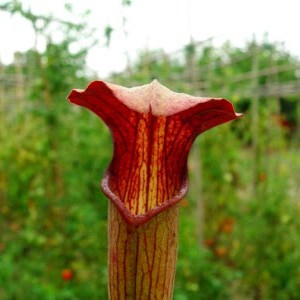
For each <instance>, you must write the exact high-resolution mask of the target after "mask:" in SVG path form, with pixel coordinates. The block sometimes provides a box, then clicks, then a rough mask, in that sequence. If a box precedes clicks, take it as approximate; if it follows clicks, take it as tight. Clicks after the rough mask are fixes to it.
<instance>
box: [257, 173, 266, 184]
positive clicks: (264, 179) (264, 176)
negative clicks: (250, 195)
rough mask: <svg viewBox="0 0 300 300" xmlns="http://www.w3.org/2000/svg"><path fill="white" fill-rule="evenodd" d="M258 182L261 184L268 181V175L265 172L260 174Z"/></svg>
mask: <svg viewBox="0 0 300 300" xmlns="http://www.w3.org/2000/svg"><path fill="white" fill-rule="evenodd" d="M258 180H259V181H260V182H264V181H266V180H267V174H266V173H264V172H261V173H259V175H258Z"/></svg>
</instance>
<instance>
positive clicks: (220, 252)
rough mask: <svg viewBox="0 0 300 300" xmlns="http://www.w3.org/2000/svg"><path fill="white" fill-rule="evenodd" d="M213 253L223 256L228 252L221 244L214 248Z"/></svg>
mask: <svg viewBox="0 0 300 300" xmlns="http://www.w3.org/2000/svg"><path fill="white" fill-rule="evenodd" d="M214 253H215V255H216V256H217V257H220V258H221V257H224V256H226V255H227V253H228V250H227V248H226V247H223V246H218V247H217V248H216V249H215V250H214Z"/></svg>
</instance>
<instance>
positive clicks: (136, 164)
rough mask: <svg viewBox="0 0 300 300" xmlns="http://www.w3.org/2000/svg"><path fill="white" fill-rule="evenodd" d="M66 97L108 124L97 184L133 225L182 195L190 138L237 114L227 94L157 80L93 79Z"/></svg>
mask: <svg viewBox="0 0 300 300" xmlns="http://www.w3.org/2000/svg"><path fill="white" fill-rule="evenodd" d="M68 98H69V100H70V101H71V102H73V103H75V104H77V105H80V106H84V107H86V108H88V109H90V110H91V111H93V112H94V113H95V114H97V115H98V116H99V117H100V118H101V119H102V120H103V121H104V122H105V123H106V125H107V126H108V127H109V129H110V131H111V134H112V137H113V142H114V155H113V158H112V161H111V163H110V165H109V167H108V169H107V172H106V174H105V176H104V178H103V180H102V190H103V192H104V193H105V194H106V195H107V197H108V198H109V199H110V200H111V201H112V202H113V203H114V204H115V205H116V207H117V209H118V210H119V212H120V213H121V215H122V216H123V218H124V220H125V221H126V222H127V223H128V224H132V225H136V226H138V225H141V224H144V223H146V222H147V221H149V220H150V219H151V218H153V217H154V216H155V215H157V214H158V213H159V212H161V211H163V210H165V209H166V208H168V207H170V206H172V205H174V204H175V203H177V202H179V201H180V200H181V199H182V198H183V196H184V195H185V193H186V191H187V187H188V183H187V157H188V154H189V151H190V148H191V146H192V143H193V141H194V140H195V138H196V137H197V136H198V135H199V134H200V133H202V132H204V131H206V130H208V129H210V128H212V127H214V126H217V125H219V124H222V123H225V122H228V121H231V120H234V119H236V118H238V117H240V116H241V114H237V113H235V111H234V108H233V106H232V104H231V103H230V102H229V101H227V100H226V99H221V98H202V97H193V96H190V95H187V94H183V93H175V92H173V91H171V90H169V89H168V88H166V87H165V86H163V85H161V84H160V83H159V82H158V81H156V80H154V81H153V82H151V83H150V84H146V85H143V86H139V87H133V88H126V87H122V86H118V85H114V84H111V83H106V82H103V81H94V82H92V83H91V84H90V85H89V86H88V87H87V88H86V90H73V91H72V92H71V94H70V95H69V97H68Z"/></svg>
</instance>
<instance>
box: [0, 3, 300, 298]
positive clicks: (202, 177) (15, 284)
mask: <svg viewBox="0 0 300 300" xmlns="http://www.w3.org/2000/svg"><path fill="white" fill-rule="evenodd" d="M123 5H124V7H129V6H130V1H124V0H123ZM0 9H1V10H3V11H5V12H6V13H8V14H19V15H21V16H23V17H24V18H26V19H27V20H28V22H30V24H31V25H32V27H33V28H34V30H35V34H36V39H37V40H38V39H39V38H40V37H43V38H44V39H45V40H46V41H47V43H46V47H45V50H44V51H39V50H37V48H36V47H35V46H33V47H32V49H30V50H29V51H26V52H23V53H21V52H16V53H15V59H14V62H13V63H11V64H6V65H5V64H1V63H0V138H1V147H0V299H4V300H6V299H17V300H19V299H30V300H34V299H49V300H50V299H51V300H52V299H60V300H62V299H107V262H106V260H107V234H106V226H107V225H106V220H107V199H105V197H104V196H103V194H102V193H101V192H100V191H99V180H100V179H101V178H102V175H103V173H104V171H105V168H106V167H107V165H108V163H109V161H110V158H111V155H112V144H111V139H110V135H109V132H108V130H107V128H106V127H105V126H104V125H103V123H102V122H101V121H100V120H99V119H97V118H96V117H95V116H93V115H91V114H90V112H88V111H86V110H84V109H82V108H78V107H75V106H71V105H70V104H69V103H68V102H67V101H66V96H67V94H68V93H69V91H70V90H71V89H72V88H84V87H85V86H86V85H87V84H88V82H89V81H91V80H93V79H96V75H95V74H91V73H90V72H89V71H88V70H87V67H86V55H87V53H88V51H89V49H90V47H92V45H94V44H95V42H96V41H97V39H96V38H95V36H94V35H93V31H92V29H90V28H89V27H88V25H87V24H85V23H84V22H82V23H80V24H78V23H72V22H69V21H66V20H60V19H56V18H54V17H53V16H39V15H35V14H33V13H32V12H31V11H30V10H28V9H26V8H24V7H23V6H22V3H21V2H19V1H8V2H6V3H4V4H1V5H0ZM66 10H67V11H69V12H70V13H72V6H70V5H66ZM82 19H83V20H84V18H82ZM53 26H54V27H55V28H56V30H60V31H61V32H62V33H63V39H62V40H60V41H59V42H57V41H55V39H54V38H53V34H54V33H55V31H53V30H52V29H53ZM103 30H104V40H105V41H106V43H107V46H109V41H110V37H111V35H112V34H113V29H112V28H111V27H110V26H109V25H108V26H107V27H106V28H104V29H103ZM83 37H84V38H85V40H86V41H87V44H88V46H84V47H81V48H78V49H77V50H76V51H74V50H72V49H73V48H72V45H73V44H74V43H76V42H77V41H78V40H79V39H82V38H83ZM153 78H157V79H159V81H160V82H161V83H163V84H165V85H166V86H168V87H169V88H171V89H172V90H175V91H183V92H188V93H191V94H195V95H206V96H208V95H215V96H217V97H226V98H228V99H230V100H231V101H232V102H233V103H234V105H235V106H236V108H237V111H240V112H243V113H245V116H244V118H243V119H242V120H240V121H236V122H233V123H230V124H225V125H222V126H220V127H218V128H215V129H213V130H211V131H209V132H206V133H205V134H203V135H201V136H200V137H199V138H198V140H197V141H196V143H195V145H194V148H193V151H192V154H191V156H190V159H189V169H190V181H191V187H190V192H189V194H188V195H187V198H186V199H184V200H182V202H181V217H180V245H179V254H178V267H177V274H176V285H175V293H174V299H177V300H185V299H216V300H218V299H253V300H260V299H270V300H271V299H272V300H274V299H280V300H285V299H300V218H299V216H300V201H299V200H300V199H299V192H300V191H299V186H300V176H299V175H300V158H299V147H300V140H299V138H300V61H299V58H297V57H294V56H293V55H291V54H290V53H289V52H288V51H286V50H285V48H284V46H283V45H282V44H280V43H271V42H269V40H268V38H267V36H266V37H265V38H264V39H263V40H262V41H260V42H257V41H256V40H255V39H254V38H253V39H251V40H250V41H249V43H248V44H247V45H245V46H243V47H236V46H234V45H232V44H231V43H230V42H226V43H224V44H223V45H222V46H220V47H216V46H214V44H213V40H207V41H202V42H195V41H191V42H190V43H189V44H188V45H186V46H185V47H183V48H182V49H180V50H179V51H177V52H176V53H166V52H164V51H163V50H155V51H153V50H151V51H150V50H145V51H143V52H141V53H140V54H139V56H138V58H137V59H136V60H135V61H134V62H131V63H130V64H129V63H128V66H127V68H126V70H124V71H123V72H121V73H114V74H111V75H110V77H109V78H108V80H109V81H111V82H114V83H119V84H122V85H125V86H134V85H139V84H144V83H148V82H149V81H151V80H152V79H153Z"/></svg>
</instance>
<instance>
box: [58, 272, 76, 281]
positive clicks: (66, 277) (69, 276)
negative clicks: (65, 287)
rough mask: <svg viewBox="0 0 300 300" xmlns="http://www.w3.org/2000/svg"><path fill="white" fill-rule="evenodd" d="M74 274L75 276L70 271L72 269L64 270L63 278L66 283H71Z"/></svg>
mask: <svg viewBox="0 0 300 300" xmlns="http://www.w3.org/2000/svg"><path fill="white" fill-rule="evenodd" d="M73 276H74V274H73V271H72V270H70V269H64V270H62V271H61V278H62V279H63V280H64V281H69V280H71V279H72V278H73Z"/></svg>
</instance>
